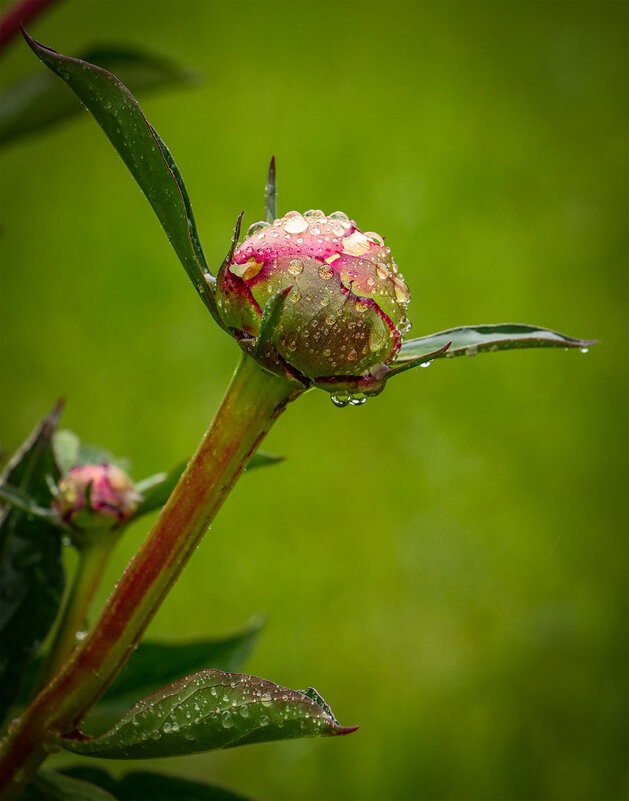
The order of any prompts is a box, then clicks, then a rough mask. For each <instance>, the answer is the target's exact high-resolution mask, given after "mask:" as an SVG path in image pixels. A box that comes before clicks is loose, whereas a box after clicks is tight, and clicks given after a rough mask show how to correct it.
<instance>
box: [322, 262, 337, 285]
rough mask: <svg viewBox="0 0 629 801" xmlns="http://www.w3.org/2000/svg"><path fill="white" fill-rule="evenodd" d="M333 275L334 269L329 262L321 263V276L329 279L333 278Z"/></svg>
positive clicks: (325, 279)
mask: <svg viewBox="0 0 629 801" xmlns="http://www.w3.org/2000/svg"><path fill="white" fill-rule="evenodd" d="M333 275H334V270H333V269H332V268H331V267H330V265H329V264H321V265H320V266H319V278H323V280H324V281H327V280H328V279H329V278H332V276H333Z"/></svg>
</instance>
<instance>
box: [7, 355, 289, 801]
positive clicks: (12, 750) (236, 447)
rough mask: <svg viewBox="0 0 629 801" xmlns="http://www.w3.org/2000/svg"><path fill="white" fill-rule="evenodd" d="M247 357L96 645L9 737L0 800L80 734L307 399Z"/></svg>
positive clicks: (79, 652) (93, 637) (111, 603)
mask: <svg viewBox="0 0 629 801" xmlns="http://www.w3.org/2000/svg"><path fill="white" fill-rule="evenodd" d="M302 391H303V390H302V388H299V387H296V386H295V385H294V384H291V383H289V381H288V380H286V379H284V378H281V377H279V376H276V375H272V374H270V373H267V372H265V371H263V370H262V368H260V367H259V366H258V364H257V363H256V362H255V361H253V359H251V358H250V357H248V356H244V357H243V359H242V361H241V363H240V365H239V367H238V369H237V370H236V373H235V374H234V377H233V378H232V381H231V383H230V385H229V387H228V389H227V392H226V393H225V396H224V398H223V401H222V402H221V405H220V407H219V409H218V411H217V412H216V415H215V417H214V420H213V421H212V423H211V424H210V427H209V429H208V430H207V432H206V434H205V436H204V437H203V440H202V441H201V444H200V445H199V447H198V449H197V451H196V453H195V454H194V456H193V457H192V458H191V459H190V461H189V463H188V466H187V467H186V469H185V471H184V473H183V475H182V477H181V479H180V480H179V483H178V484H177V486H176V487H175V489H174V490H173V493H172V495H171V496H170V498H169V499H168V502H167V503H166V505H165V506H164V508H163V509H162V512H161V514H160V516H159V517H158V519H157V521H156V522H155V525H154V526H153V528H152V529H151V531H150V532H149V534H148V535H147V537H146V539H145V541H144V543H143V544H142V546H141V547H140V549H139V551H138V552H137V554H136V555H135V556H134V558H133V559H132V560H131V562H130V563H129V566H128V567H127V569H126V571H125V572H124V574H123V576H122V578H121V579H120V581H119V582H118V584H117V585H116V588H115V589H114V591H113V592H112V594H111V596H110V597H109V599H108V601H107V603H106V605H105V607H104V608H103V610H102V612H101V614H100V616H99V617H98V619H97V620H96V622H95V623H94V625H93V626H92V628H91V629H90V632H89V634H88V636H87V637H86V638H85V640H83V642H82V643H81V645H80V646H79V647H78V648H76V649H75V651H74V652H73V654H72V655H71V657H70V659H69V660H68V661H67V662H66V663H65V665H64V666H63V668H62V670H61V672H60V673H58V674H57V676H55V678H54V679H53V680H52V681H51V682H50V683H49V684H48V685H47V686H46V687H44V689H43V690H42V691H41V692H40V694H39V695H38V696H37V697H36V698H35V700H34V701H33V702H32V703H31V704H30V706H29V707H28V708H27V709H26V710H25V712H24V714H23V715H22V717H21V718H19V719H18V720H17V721H16V722H15V723H14V724H13V725H12V726H11V727H10V730H9V734H8V735H7V737H6V739H5V740H4V742H3V744H2V747H1V749H0V799H1V801H13V800H14V799H16V798H18V797H19V795H20V793H21V791H22V789H23V787H24V785H25V784H26V783H27V782H28V781H29V779H30V778H31V777H32V775H33V774H34V772H35V771H36V770H37V767H38V766H39V764H40V763H41V762H42V761H43V760H44V759H45V758H46V753H47V751H46V746H47V745H48V748H53V749H54V748H55V745H54V740H55V737H56V736H57V735H58V734H63V733H67V732H70V731H73V730H74V729H75V728H76V727H77V725H78V723H79V721H80V720H81V718H82V717H83V715H84V714H85V713H86V712H87V710H88V709H89V708H90V707H91V706H92V705H93V704H94V703H95V701H96V700H97V699H98V698H99V697H100V695H101V694H102V693H103V692H104V690H105V689H106V688H107V686H108V684H109V683H110V682H111V680H112V679H113V678H114V676H115V675H116V673H117V672H118V671H119V670H120V668H121V667H122V665H123V664H124V663H125V661H126V660H127V658H128V657H129V656H130V655H131V653H132V652H133V650H134V648H135V647H136V645H137V644H138V642H139V640H140V637H141V636H142V634H143V632H144V630H145V629H146V627H147V625H148V624H149V622H150V620H151V618H152V617H153V615H154V614H155V612H156V611H157V609H158V608H159V605H160V604H161V602H162V600H163V599H164V597H165V595H166V594H167V592H168V590H169V589H170V587H171V586H172V585H173V583H174V582H175V580H176V578H177V577H178V575H179V574H180V572H181V570H182V569H183V567H184V565H185V564H186V562H187V560H188V559H189V557H190V556H191V554H192V553H193V552H194V550H195V548H196V546H197V545H198V543H199V541H200V539H201V537H202V536H203V534H204V532H205V531H206V529H207V527H208V525H209V524H210V523H211V521H212V520H213V519H214V517H215V515H216V513H217V511H218V510H219V508H220V507H221V505H222V503H223V501H224V500H225V498H226V497H227V495H228V494H229V491H230V490H231V488H232V486H233V485H234V483H235V481H236V479H237V478H238V476H239V475H240V473H241V472H242V470H243V468H244V467H245V466H246V465H247V462H248V461H249V459H250V457H251V455H252V454H253V453H254V451H255V450H256V448H257V447H258V445H259V443H260V442H261V440H262V439H263V438H264V436H265V435H266V433H267V432H268V431H269V429H270V428H271V426H272V425H273V423H274V422H275V420H276V419H277V417H278V416H279V415H280V414H281V412H282V411H283V410H284V408H285V406H286V404H287V403H288V402H289V401H290V400H293V399H294V398H295V397H297V396H298V395H299V394H301V392H302Z"/></svg>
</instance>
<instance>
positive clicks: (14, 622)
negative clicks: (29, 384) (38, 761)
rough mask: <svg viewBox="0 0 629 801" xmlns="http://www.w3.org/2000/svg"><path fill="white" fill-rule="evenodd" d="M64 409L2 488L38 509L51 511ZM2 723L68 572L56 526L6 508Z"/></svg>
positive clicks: (0, 608) (24, 452)
mask: <svg viewBox="0 0 629 801" xmlns="http://www.w3.org/2000/svg"><path fill="white" fill-rule="evenodd" d="M60 412H61V406H60V404H58V405H57V406H56V407H55V408H54V409H53V411H52V412H51V413H50V414H49V415H48V416H47V417H45V418H44V419H43V420H42V422H41V423H40V424H39V425H38V426H37V428H36V429H35V431H34V433H33V434H32V435H31V437H30V438H29V439H28V440H27V441H26V443H25V444H24V445H23V446H22V447H21V448H20V450H19V451H18V452H17V453H16V454H15V456H13V458H12V459H11V461H10V462H9V463H8V465H7V466H6V468H5V470H4V472H3V474H2V477H1V478H0V483H1V484H3V485H4V486H5V497H6V493H7V492H9V494H11V488H14V489H15V490H17V492H18V493H19V494H20V496H21V497H25V498H27V499H29V502H32V503H33V504H35V505H36V506H37V507H38V508H43V509H45V508H49V507H50V505H51V503H52V496H51V493H50V488H49V486H48V478H52V479H53V480H57V479H58V477H59V469H58V467H57V465H56V463H55V459H54V454H53V450H52V437H53V434H54V431H55V428H56V426H57V420H58V417H59V414H60ZM0 554H1V561H0V586H1V587H2V593H0V654H1V655H2V658H1V659H0V719H2V718H3V717H4V715H5V714H6V712H7V711H8V709H9V707H10V705H11V704H12V703H13V701H14V700H15V697H16V695H17V689H18V687H19V685H20V683H21V681H22V678H23V676H24V672H25V669H26V667H27V665H28V663H29V662H30V661H31V659H32V658H33V656H34V655H35V654H36V653H37V650H38V649H39V646H40V645H41V643H42V642H43V640H44V639H45V637H46V635H47V634H48V632H49V630H50V627H51V626H52V624H53V623H54V620H55V617H56V615H57V610H58V608H59V605H60V603H61V598H62V595H63V587H64V583H65V582H64V573H63V566H62V563H61V537H60V533H59V529H58V528H57V526H56V525H55V523H54V521H52V520H48V519H46V518H45V517H44V518H42V517H41V516H39V515H38V516H35V515H33V514H31V513H30V512H29V511H28V510H24V509H19V508H17V509H16V508H15V507H13V506H9V505H6V506H5V508H4V509H3V510H2V511H1V512H0Z"/></svg>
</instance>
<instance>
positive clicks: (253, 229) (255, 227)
mask: <svg viewBox="0 0 629 801" xmlns="http://www.w3.org/2000/svg"><path fill="white" fill-rule="evenodd" d="M269 225H270V223H268V222H265V221H264V220H260V221H259V222H254V223H251V225H250V226H249V228H248V229H247V236H253V234H257V233H258V231H262V229H263V228H268V227H269Z"/></svg>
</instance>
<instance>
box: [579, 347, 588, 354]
mask: <svg viewBox="0 0 629 801" xmlns="http://www.w3.org/2000/svg"><path fill="white" fill-rule="evenodd" d="M579 350H580V351H581V353H588V352H589V350H590V349H589V348H579Z"/></svg>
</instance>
